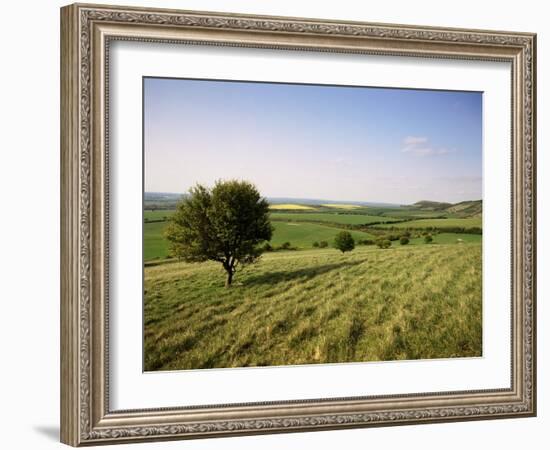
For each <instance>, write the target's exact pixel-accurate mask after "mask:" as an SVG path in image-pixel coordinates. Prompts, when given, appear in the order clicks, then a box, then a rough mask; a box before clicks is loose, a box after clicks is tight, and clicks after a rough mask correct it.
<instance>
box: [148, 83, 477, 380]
mask: <svg viewBox="0 0 550 450" xmlns="http://www.w3.org/2000/svg"><path fill="white" fill-rule="evenodd" d="M482 129H483V96H482V93H480V92H465V91H438V90H421V89H402V88H391V87H387V88H380V87H366V86H340V85H338V86H335V85H311V84H297V83H268V82H248V81H226V80H201V79H176V78H156V77H145V78H144V79H143V166H144V167H143V223H142V224H141V226H142V227H143V240H142V245H143V366H144V367H143V368H144V370H145V371H162V370H191V369H194V370H196V369H221V368H243V367H260V366H294V365H308V364H343V363H365V362H382V361H397V360H426V359H435V358H437V359H441V358H472V357H481V356H483V353H482V344H483V342H482V269H483V268H482V259H483V258H482V256H483V255H482V249H483V248H482V239H483V220H482V217H483V203H482V191H483V182H482V181H483V180H482V172H483V148H482V147H483V133H482Z"/></svg>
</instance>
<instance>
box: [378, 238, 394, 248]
mask: <svg viewBox="0 0 550 450" xmlns="http://www.w3.org/2000/svg"><path fill="white" fill-rule="evenodd" d="M376 245H377V246H378V248H390V247H391V241H390V240H389V239H383V238H379V239H377V240H376Z"/></svg>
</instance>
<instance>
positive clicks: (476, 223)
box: [379, 217, 482, 228]
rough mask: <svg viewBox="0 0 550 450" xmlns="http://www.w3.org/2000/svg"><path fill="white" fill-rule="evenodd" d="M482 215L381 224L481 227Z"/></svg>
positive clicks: (391, 225) (390, 226) (405, 226)
mask: <svg viewBox="0 0 550 450" xmlns="http://www.w3.org/2000/svg"><path fill="white" fill-rule="evenodd" d="M481 226H482V222H481V217H473V218H467V219H452V218H448V219H418V220H411V221H407V222H399V223H391V224H382V225H379V227H381V228H427V227H442V228H445V227H464V228H473V227H479V228H481Z"/></svg>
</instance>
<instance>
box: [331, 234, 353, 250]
mask: <svg viewBox="0 0 550 450" xmlns="http://www.w3.org/2000/svg"><path fill="white" fill-rule="evenodd" d="M334 248H337V249H338V250H340V251H341V252H342V253H344V252H349V251H351V250H353V249H354V248H355V241H354V240H353V236H352V235H351V234H350V233H349V231H340V233H338V234H337V235H336V237H335V238H334Z"/></svg>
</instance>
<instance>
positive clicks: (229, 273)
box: [225, 269, 233, 288]
mask: <svg viewBox="0 0 550 450" xmlns="http://www.w3.org/2000/svg"><path fill="white" fill-rule="evenodd" d="M226 270H227V278H226V279H225V287H226V288H228V287H229V286H231V282H232V281H233V269H226Z"/></svg>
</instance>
